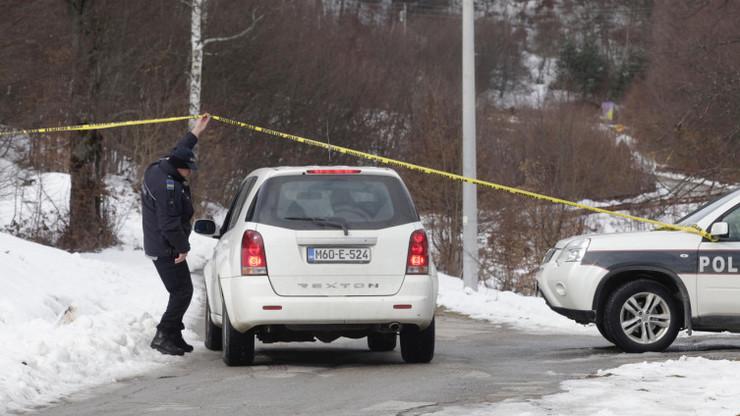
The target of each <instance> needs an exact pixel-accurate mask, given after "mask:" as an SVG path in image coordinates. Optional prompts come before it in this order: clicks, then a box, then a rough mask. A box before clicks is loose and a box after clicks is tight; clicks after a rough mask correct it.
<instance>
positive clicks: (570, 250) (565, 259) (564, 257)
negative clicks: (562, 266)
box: [558, 238, 591, 263]
mask: <svg viewBox="0 0 740 416" xmlns="http://www.w3.org/2000/svg"><path fill="white" fill-rule="evenodd" d="M590 244H591V239H590V238H581V239H578V240H573V241H571V242H570V243H569V244H568V245H567V246H565V248H564V249H563V252H562V253H560V256H558V263H572V262H577V261H581V260H582V259H583V256H584V255H585V254H586V251H588V246H589V245H590Z"/></svg>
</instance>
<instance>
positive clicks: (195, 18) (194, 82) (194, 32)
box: [180, 0, 263, 128]
mask: <svg viewBox="0 0 740 416" xmlns="http://www.w3.org/2000/svg"><path fill="white" fill-rule="evenodd" d="M180 1H181V2H182V3H184V4H185V5H186V6H188V7H190V10H191V16H190V48H191V59H190V82H189V84H190V93H189V95H188V97H189V105H188V111H189V114H190V115H197V114H200V106H201V80H202V78H203V52H204V49H205V47H206V46H207V45H208V44H209V43H216V42H226V41H230V40H235V39H239V38H242V37H245V36H247V35H248V34H249V33H251V32H252V31H253V30H254V28H255V26H257V23H258V22H259V21H260V20H262V17H263V16H257V9H253V10H252V18H251V22H250V24H249V25H248V26H247V27H246V28H245V29H244V30H242V31H241V32H239V33H236V34H234V35H231V36H219V37H211V38H206V39H203V31H204V30H205V27H206V23H207V22H208V9H207V6H208V0H191V1H190V2H186V1H185V0H180ZM194 123H195V121H194V120H191V122H190V127H191V128H192V127H193V125H194Z"/></svg>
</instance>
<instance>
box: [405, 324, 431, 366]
mask: <svg viewBox="0 0 740 416" xmlns="http://www.w3.org/2000/svg"><path fill="white" fill-rule="evenodd" d="M400 338H401V357H402V358H403V360H404V361H406V362H407V363H428V362H430V361H432V358H434V338H435V336H434V319H432V323H430V324H429V326H428V327H426V329H423V330H420V329H419V328H418V327H416V326H413V325H408V326H404V327H403V328H401V335H400Z"/></svg>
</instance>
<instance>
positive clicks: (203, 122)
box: [192, 113, 211, 138]
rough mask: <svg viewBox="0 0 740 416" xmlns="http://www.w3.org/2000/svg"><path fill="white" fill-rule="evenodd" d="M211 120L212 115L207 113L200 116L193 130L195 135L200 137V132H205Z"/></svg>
mask: <svg viewBox="0 0 740 416" xmlns="http://www.w3.org/2000/svg"><path fill="white" fill-rule="evenodd" d="M209 121H211V115H210V114H208V113H205V115H203V117H201V118H199V119H198V121H196V122H195V127H193V131H192V133H193V134H194V135H195V137H197V138H200V134H201V133H203V130H205V129H206V126H207V125H208V122H209Z"/></svg>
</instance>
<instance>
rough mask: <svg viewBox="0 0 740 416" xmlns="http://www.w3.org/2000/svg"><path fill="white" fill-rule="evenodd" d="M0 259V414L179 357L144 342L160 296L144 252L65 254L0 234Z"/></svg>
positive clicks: (164, 298)
mask: <svg viewBox="0 0 740 416" xmlns="http://www.w3.org/2000/svg"><path fill="white" fill-rule="evenodd" d="M193 246H194V247H199V246H201V248H200V249H199V251H201V252H202V251H205V250H206V248H204V247H202V246H203V245H202V244H198V243H197V242H196V243H194V244H193ZM196 258H197V256H196ZM196 262H197V260H196ZM0 265H1V269H2V275H1V276H0V280H2V285H3V291H2V296H0V351H3V353H2V355H0V414H3V413H5V412H7V411H16V410H23V409H27V408H28V407H30V406H33V405H37V404H40V403H46V402H49V401H52V400H54V399H56V398H57V397H60V396H63V395H65V394H69V393H71V392H74V391H78V390H80V389H82V388H84V387H86V386H90V385H95V384H101V383H108V382H114V381H116V380H118V379H121V378H124V377H129V376H132V375H135V374H140V373H142V372H144V371H146V370H149V369H151V368H153V367H156V366H158V365H161V364H166V363H169V362H172V361H173V360H176V358H172V357H164V356H162V355H161V354H159V353H158V352H156V351H154V350H152V349H151V348H149V342H150V341H151V338H152V336H153V335H154V332H155V330H156V329H155V326H156V324H157V323H158V321H159V317H160V316H161V314H162V312H164V308H165V305H166V303H167V293H166V291H165V289H164V286H163V285H162V283H161V281H160V279H159V277H158V276H157V273H156V270H155V269H154V266H153V265H152V263H151V261H149V260H148V259H146V258H145V257H144V255H143V253H142V252H140V251H135V250H127V249H121V248H117V249H109V250H106V251H104V252H102V253H96V254H69V253H67V252H65V251H61V250H57V249H54V248H50V247H46V246H42V245H39V244H35V243H31V242H28V241H26V240H22V239H20V238H16V237H13V236H11V235H9V234H4V233H0ZM199 301H200V299H198V298H196V299H194V302H193V304H192V305H191V307H190V310H189V312H188V315H187V316H186V320H187V321H192V319H194V317H195V315H197V312H198V310H199V308H200V306H199ZM184 335H185V338H187V339H190V340H194V339H196V338H197V337H196V335H195V334H194V333H192V332H190V331H186V332H185V334H184Z"/></svg>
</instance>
